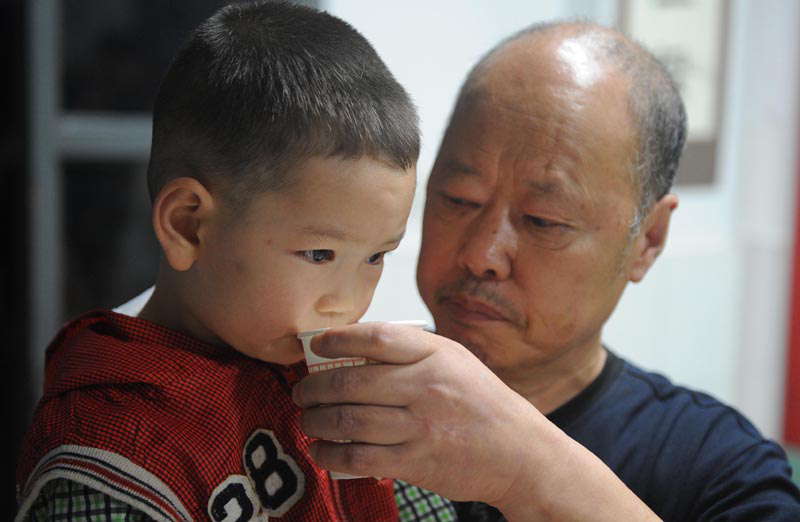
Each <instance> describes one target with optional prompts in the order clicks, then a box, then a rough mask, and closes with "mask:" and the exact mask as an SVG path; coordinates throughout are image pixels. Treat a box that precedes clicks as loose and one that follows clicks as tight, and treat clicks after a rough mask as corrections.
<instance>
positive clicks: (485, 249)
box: [459, 207, 517, 280]
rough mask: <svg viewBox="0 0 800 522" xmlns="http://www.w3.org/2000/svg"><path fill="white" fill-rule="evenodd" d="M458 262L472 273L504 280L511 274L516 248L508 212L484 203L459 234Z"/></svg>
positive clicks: (477, 275)
mask: <svg viewBox="0 0 800 522" xmlns="http://www.w3.org/2000/svg"><path fill="white" fill-rule="evenodd" d="M461 241H462V243H461V249H460V252H459V262H460V264H461V266H463V267H464V268H466V269H467V270H469V271H470V272H471V273H472V274H473V275H474V276H475V277H478V278H480V279H489V280H503V279H506V278H508V277H509V276H510V275H511V270H512V266H513V261H514V257H515V256H516V251H517V232H516V230H515V229H514V226H513V224H512V223H511V220H510V219H509V217H508V213H507V212H506V211H504V210H502V209H495V208H491V207H487V208H485V209H484V210H483V212H481V213H480V214H479V215H478V216H476V217H475V218H474V219H473V221H472V223H471V224H470V226H469V227H467V229H466V230H465V234H464V237H462V238H461Z"/></svg>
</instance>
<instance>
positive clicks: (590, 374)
mask: <svg viewBox="0 0 800 522" xmlns="http://www.w3.org/2000/svg"><path fill="white" fill-rule="evenodd" d="M607 356H608V353H607V352H606V350H605V348H603V346H602V345H601V344H600V341H599V339H598V341H597V343H596V344H593V346H591V347H589V348H587V349H574V350H570V351H569V352H567V353H566V354H564V355H563V356H561V357H559V358H557V359H554V360H552V361H547V362H546V363H545V364H543V365H540V366H538V367H536V368H525V369H515V370H513V371H504V370H499V371H496V372H495V373H497V376H498V377H500V379H502V380H503V382H505V383H506V384H507V385H508V386H509V387H511V388H512V389H513V390H514V391H516V392H517V393H519V394H520V395H522V396H523V397H525V398H526V399H528V401H529V402H530V403H531V404H533V405H534V406H535V407H536V409H537V410H539V411H540V412H541V413H543V414H545V415H548V414H550V413H552V412H553V411H555V410H556V409H557V408H559V407H560V406H562V405H564V404H566V403H567V402H569V401H570V400H571V399H573V398H574V397H575V396H576V395H578V394H579V393H580V392H582V391H583V390H584V389H586V387H587V386H589V385H590V384H591V383H592V382H593V381H594V380H595V379H596V378H597V377H598V376H599V375H600V372H602V371H603V366H604V365H605V362H606V358H607Z"/></svg>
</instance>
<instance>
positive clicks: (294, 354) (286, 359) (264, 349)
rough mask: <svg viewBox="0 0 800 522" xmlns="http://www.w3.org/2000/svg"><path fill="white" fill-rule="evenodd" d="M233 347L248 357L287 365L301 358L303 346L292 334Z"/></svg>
mask: <svg viewBox="0 0 800 522" xmlns="http://www.w3.org/2000/svg"><path fill="white" fill-rule="evenodd" d="M234 348H236V349H237V350H238V351H239V352H241V353H244V354H245V355H247V356H249V357H253V358H254V359H259V360H261V361H264V362H269V363H276V364H282V365H289V364H294V363H296V362H299V361H301V360H303V346H302V345H301V344H300V341H299V340H298V339H297V337H296V336H294V335H287V336H284V337H280V338H278V339H274V340H272V341H270V342H268V343H267V344H264V345H261V346H247V347H242V348H239V347H234Z"/></svg>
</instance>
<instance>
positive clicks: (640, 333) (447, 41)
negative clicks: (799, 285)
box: [323, 0, 800, 437]
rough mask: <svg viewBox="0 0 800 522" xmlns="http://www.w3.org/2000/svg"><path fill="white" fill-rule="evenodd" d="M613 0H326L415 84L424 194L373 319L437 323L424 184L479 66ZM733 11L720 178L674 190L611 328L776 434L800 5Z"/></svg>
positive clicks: (618, 345)
mask: <svg viewBox="0 0 800 522" xmlns="http://www.w3.org/2000/svg"><path fill="white" fill-rule="evenodd" d="M616 5H617V4H616V2H614V1H610V0H603V1H589V0H552V1H549V2H545V1H537V2H530V1H521V0H520V1H504V2H491V1H488V0H486V1H473V2H465V1H455V0H446V1H436V2H426V1H422V0H408V1H405V2H380V3H377V2H376V3H366V2H362V1H359V0H328V1H327V2H325V3H324V5H323V7H324V8H326V9H327V10H329V11H330V12H332V13H333V14H336V15H337V16H340V17H342V18H343V19H345V20H347V21H349V22H350V23H351V24H353V25H354V26H355V27H356V28H357V29H358V30H360V31H361V32H362V33H363V34H364V35H365V36H366V37H367V38H368V39H369V40H370V41H371V42H372V43H373V45H375V47H376V48H377V49H378V52H379V53H380V54H381V56H382V57H383V58H384V60H385V61H386V62H387V64H388V66H389V68H390V69H391V70H392V71H393V72H394V73H395V75H396V76H397V78H398V79H399V81H400V82H401V83H402V84H403V85H404V86H405V87H406V88H407V89H408V90H409V92H410V93H411V95H412V97H413V98H414V100H415V102H416V103H417V105H418V107H419V110H420V117H421V123H422V132H423V149H422V155H421V158H420V162H419V178H420V181H419V190H418V198H417V202H416V205H415V208H414V211H413V213H412V218H411V220H410V222H409V228H408V233H407V237H406V239H405V240H404V243H403V246H402V247H401V248H400V249H399V250H398V251H397V252H396V253H394V254H393V255H392V256H390V257H389V258H388V260H387V266H386V270H385V272H384V277H383V280H382V282H381V284H380V285H379V286H378V289H377V291H376V297H375V300H374V302H373V305H372V306H371V307H370V310H369V311H368V312H367V315H366V317H365V319H366V320H372V319H414V318H425V319H428V320H429V321H430V315H429V313H428V312H427V310H426V309H425V307H424V305H423V304H422V302H421V300H420V299H419V296H418V294H417V291H416V285H415V282H414V269H415V265H416V254H417V251H418V249H419V233H420V224H421V211H422V195H423V190H424V186H425V181H426V177H427V174H428V171H429V170H430V167H431V164H432V162H433V159H434V156H435V153H436V149H437V147H438V145H439V141H440V139H441V135H442V132H443V130H444V126H445V125H446V120H447V118H448V116H449V113H450V110H451V108H452V103H453V101H454V99H455V96H456V92H457V89H458V87H459V85H460V83H461V81H462V79H463V77H464V75H465V74H466V72H467V70H468V69H469V68H470V66H471V65H472V64H473V63H474V62H475V61H476V60H477V59H478V58H479V57H480V56H481V55H482V54H483V53H484V52H486V51H487V50H488V49H489V48H490V47H492V46H493V45H494V44H495V43H496V42H497V41H498V40H500V39H501V38H503V37H505V36H507V35H509V34H510V33H512V32H514V31H516V30H517V29H520V28H522V27H524V26H526V25H529V24H530V23H533V22H536V21H540V20H546V19H552V18H557V17H569V16H575V15H580V16H586V17H588V18H592V19H595V20H598V21H600V22H602V23H606V24H609V23H613V22H614V20H615V16H616V12H615V9H616ZM730 15H731V22H730V26H729V60H730V62H729V64H728V67H727V75H726V76H727V78H726V82H727V84H726V85H727V90H726V100H725V102H724V106H725V111H726V113H725V114H726V115H725V118H724V121H723V125H722V128H721V138H720V139H721V143H720V150H719V154H720V156H719V158H718V162H717V168H718V171H717V173H716V176H715V180H716V181H715V183H714V185H713V186H710V187H707V188H703V189H679V190H678V191H677V192H678V194H679V196H680V198H681V204H680V207H679V209H678V211H677V212H676V213H675V216H674V221H673V227H672V231H671V236H670V241H669V245H668V248H667V250H666V252H665V253H664V255H663V256H662V258H661V259H660V260H659V261H658V263H656V266H655V267H654V269H653V270H652V271H651V273H650V274H648V277H647V278H646V280H645V281H644V282H643V283H641V284H639V285H635V286H632V287H630V288H629V290H628V291H627V292H626V294H625V295H624V296H623V299H622V301H621V303H620V305H619V307H618V309H617V311H616V312H615V314H614V315H613V317H612V318H611V320H610V321H609V324H608V326H607V330H606V334H605V339H606V342H607V344H608V345H609V346H611V347H612V348H613V349H614V350H616V351H617V352H619V353H621V354H622V355H624V356H626V357H628V358H630V359H631V360H633V361H635V362H637V363H639V364H641V365H643V366H645V367H648V368H652V369H658V370H659V371H661V372H662V373H665V374H666V375H668V376H669V377H671V378H672V379H674V380H675V381H677V382H679V383H682V384H686V385H689V386H691V387H694V388H699V389H702V390H705V391H708V392H710V393H712V394H714V395H716V396H718V397H719V398H721V399H723V400H725V401H727V402H730V403H733V404H734V405H736V406H739V407H741V408H742V409H744V410H745V412H746V413H747V414H748V415H749V416H750V417H751V418H753V419H754V421H755V422H756V424H757V425H758V426H759V427H760V428H761V429H762V430H764V431H765V432H766V433H767V434H768V435H770V436H773V437H774V436H778V434H779V430H780V426H781V418H780V410H781V404H782V402H781V401H782V386H783V380H782V377H783V373H782V372H783V367H784V366H783V364H784V358H783V354H784V350H785V348H784V347H785V339H786V335H785V331H786V317H787V313H786V298H787V296H786V288H787V286H788V266H789V259H790V257H789V254H790V248H789V246H790V244H791V233H792V231H791V223H792V220H791V219H790V216H791V209H792V208H793V207H792V205H793V196H794V194H795V192H794V177H795V173H796V161H794V158H795V154H796V148H795V147H796V144H797V143H798V139H797V121H798V110H797V99H798V94H799V93H800V82H798V63H799V62H800V51H799V50H798V47H799V45H798V36H797V33H798V29H799V28H800V3H798V2H795V1H794V0H770V1H768V2H758V3H756V2H748V1H746V0H740V1H733V2H731V8H730ZM767 57H769V58H770V59H765V58H767Z"/></svg>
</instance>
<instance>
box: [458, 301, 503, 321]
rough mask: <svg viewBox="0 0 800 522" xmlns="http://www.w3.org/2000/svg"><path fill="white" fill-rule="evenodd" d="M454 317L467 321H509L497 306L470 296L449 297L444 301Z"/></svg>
mask: <svg viewBox="0 0 800 522" xmlns="http://www.w3.org/2000/svg"><path fill="white" fill-rule="evenodd" d="M442 304H443V305H444V306H445V307H446V308H447V310H448V312H449V313H450V314H451V315H452V316H453V318H454V319H456V320H459V321H465V322H476V321H509V319H508V317H506V315H505V314H503V313H502V312H501V311H499V310H498V309H497V308H494V307H493V306H491V305H489V304H487V303H484V302H483V301H479V300H477V299H473V298H468V297H448V298H445V299H444V300H443V301H442Z"/></svg>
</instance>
